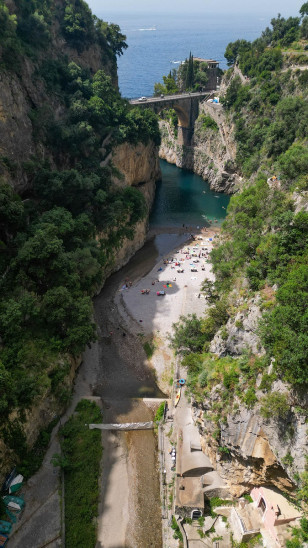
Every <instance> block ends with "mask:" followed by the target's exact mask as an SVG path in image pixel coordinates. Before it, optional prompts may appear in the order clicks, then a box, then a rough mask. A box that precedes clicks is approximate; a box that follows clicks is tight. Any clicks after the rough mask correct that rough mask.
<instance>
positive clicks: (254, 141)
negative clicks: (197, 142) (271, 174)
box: [222, 15, 308, 179]
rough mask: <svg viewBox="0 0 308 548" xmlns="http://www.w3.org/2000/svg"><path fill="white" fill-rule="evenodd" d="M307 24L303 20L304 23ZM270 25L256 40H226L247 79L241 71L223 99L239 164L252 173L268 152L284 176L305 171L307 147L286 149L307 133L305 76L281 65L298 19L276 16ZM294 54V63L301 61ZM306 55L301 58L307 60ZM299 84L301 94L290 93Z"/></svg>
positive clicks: (230, 57) (229, 57) (230, 54)
mask: <svg viewBox="0 0 308 548" xmlns="http://www.w3.org/2000/svg"><path fill="white" fill-rule="evenodd" d="M307 22H308V18H307ZM305 24H306V21H305V22H304V20H303V21H302V26H303V25H305ZM271 25H272V29H269V28H267V29H266V30H265V31H264V32H263V33H262V36H261V38H258V39H257V40H255V41H254V42H252V43H250V42H247V41H246V40H237V41H236V42H233V43H230V44H228V46H227V48H226V52H225V57H226V59H227V61H228V64H229V65H232V64H233V63H235V62H237V64H238V65H239V67H240V69H241V70H242V72H243V74H244V75H245V76H247V78H248V79H249V80H247V83H245V84H242V82H241V79H240V77H239V76H236V77H235V78H233V80H232V81H231V84H230V85H229V87H228V89H227V92H226V95H225V97H224V98H222V102H223V104H224V105H225V107H226V108H227V109H228V110H229V111H230V114H231V115H232V116H233V119H234V123H235V127H236V132H235V139H236V141H237V165H238V168H240V169H241V170H242V172H243V174H244V175H246V176H250V175H251V174H252V173H253V172H254V171H257V169H258V168H259V167H260V165H261V163H262V162H263V161H264V159H265V158H266V157H267V158H270V159H271V161H275V162H276V163H277V168H278V169H279V171H281V173H282V174H283V175H285V176H286V177H287V178H291V179H293V178H295V177H298V176H299V175H300V173H301V172H302V173H306V171H307V169H306V168H307V158H306V155H307V152H306V154H305V151H303V150H301V143H300V142H297V143H296V147H295V149H294V150H292V152H290V153H289V152H288V149H289V147H291V146H292V144H293V143H294V141H295V140H296V141H300V140H305V139H306V138H307V119H308V104H307V86H305V85H304V81H305V78H306V75H305V74H301V72H300V71H298V72H296V71H291V70H290V71H287V72H281V68H282V62H283V55H282V48H283V47H287V48H290V45H291V44H292V43H293V42H294V41H295V42H294V44H296V43H297V42H296V40H297V39H298V38H299V36H300V33H301V25H300V18H299V17H290V18H288V19H284V18H283V17H281V16H280V15H278V17H277V18H276V19H275V18H274V19H272V21H271ZM269 46H270V47H269ZM301 48H303V45H302V44H301ZM293 57H294V54H293ZM293 57H292V60H291V61H290V62H292V63H294V64H297V63H298V64H301V60H300V59H295V58H293ZM304 57H305V59H303V63H307V57H306V56H304ZM297 87H300V88H301V90H302V91H303V93H301V94H294V95H293V96H292V94H293V92H294V90H295V89H296V88H297ZM285 153H286V157H285V156H284V154H285ZM289 160H290V161H289ZM289 163H290V170H289V169H288V166H289ZM298 168H299V169H298ZM305 169H306V171H305Z"/></svg>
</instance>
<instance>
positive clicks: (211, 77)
mask: <svg viewBox="0 0 308 548" xmlns="http://www.w3.org/2000/svg"><path fill="white" fill-rule="evenodd" d="M194 61H199V63H206V64H207V66H208V69H207V75H208V81H207V83H206V86H205V88H204V89H205V90H213V89H216V88H217V79H218V77H219V71H218V69H219V62H218V61H215V59H202V58H201V57H194Z"/></svg>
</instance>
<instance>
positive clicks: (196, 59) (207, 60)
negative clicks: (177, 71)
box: [194, 57, 219, 65]
mask: <svg viewBox="0 0 308 548" xmlns="http://www.w3.org/2000/svg"><path fill="white" fill-rule="evenodd" d="M194 61H200V62H201V63H215V65H219V61H215V59H202V57H194Z"/></svg>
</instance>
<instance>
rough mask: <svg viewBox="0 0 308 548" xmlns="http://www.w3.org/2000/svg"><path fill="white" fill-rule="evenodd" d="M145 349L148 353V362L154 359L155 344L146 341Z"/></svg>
mask: <svg viewBox="0 0 308 548" xmlns="http://www.w3.org/2000/svg"><path fill="white" fill-rule="evenodd" d="M143 349H144V351H145V353H146V356H147V358H148V360H149V359H150V358H152V356H153V354H154V352H155V344H154V343H153V342H149V341H146V342H145V343H144V345H143Z"/></svg>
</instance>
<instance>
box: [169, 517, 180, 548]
mask: <svg viewBox="0 0 308 548" xmlns="http://www.w3.org/2000/svg"><path fill="white" fill-rule="evenodd" d="M171 528H172V529H173V531H174V534H173V538H175V539H178V540H179V541H180V547H181V545H182V543H183V535H182V533H181V530H180V528H179V526H178V522H177V521H176V518H175V516H172V522H171Z"/></svg>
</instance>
